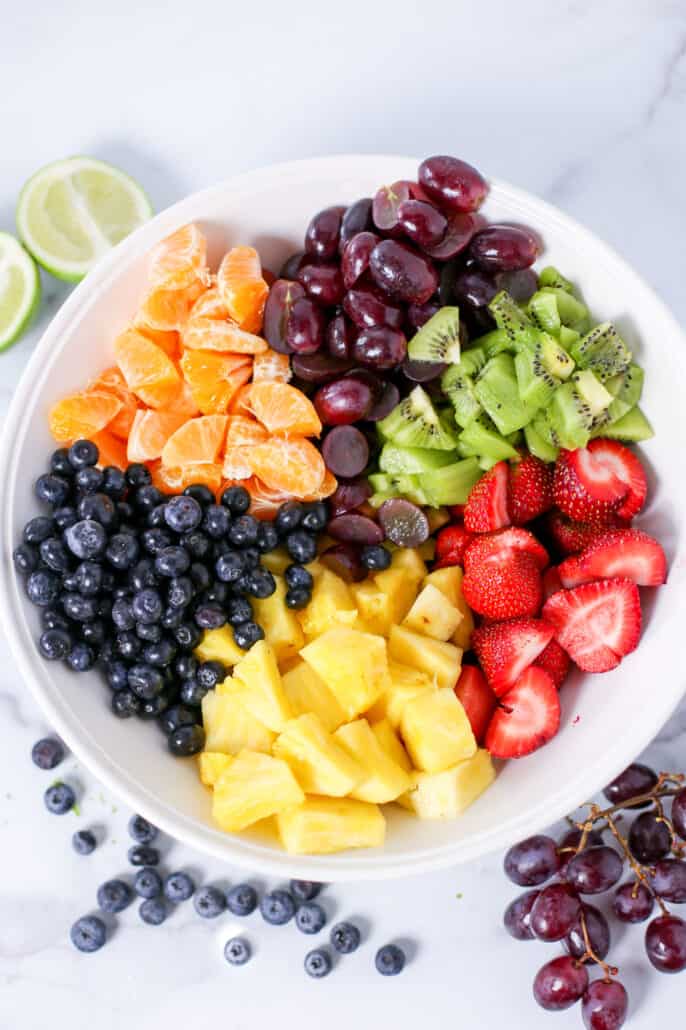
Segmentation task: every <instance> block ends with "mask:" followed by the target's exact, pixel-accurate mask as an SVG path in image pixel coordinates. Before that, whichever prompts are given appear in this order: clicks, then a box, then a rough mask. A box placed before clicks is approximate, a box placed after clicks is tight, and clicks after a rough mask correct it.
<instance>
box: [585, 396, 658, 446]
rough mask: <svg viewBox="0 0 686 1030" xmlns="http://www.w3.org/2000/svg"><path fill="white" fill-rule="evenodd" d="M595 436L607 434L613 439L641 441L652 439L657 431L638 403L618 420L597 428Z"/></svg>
mask: <svg viewBox="0 0 686 1030" xmlns="http://www.w3.org/2000/svg"><path fill="white" fill-rule="evenodd" d="M593 436H606V437H609V438H610V439H611V440H623V441H624V442H625V443H640V442H641V441H642V440H650V439H651V437H653V436H655V431H654V429H653V427H652V426H651V424H650V422H649V421H648V419H647V418H646V417H645V415H644V414H643V412H642V411H641V409H640V408H639V407H638V405H636V407H635V408H631V410H630V411H627V413H626V415H622V417H621V418H619V419H617V421H616V422H611V423H610V425H606V426H603V427H602V428H600V429H598V430H595V431H594V432H593Z"/></svg>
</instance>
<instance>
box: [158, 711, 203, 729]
mask: <svg viewBox="0 0 686 1030" xmlns="http://www.w3.org/2000/svg"><path fill="white" fill-rule="evenodd" d="M197 718H198V713H197V712H194V711H192V710H191V709H190V708H187V707H186V706H185V705H172V707H171V708H168V709H167V710H166V712H164V714H163V715H162V716H161V717H160V720H159V723H160V729H161V730H162V732H163V733H166V734H167V736H169V734H170V733H173V732H174V731H175V730H178V729H179V727H181V726H193V725H194V724H195V721H196V719H197Z"/></svg>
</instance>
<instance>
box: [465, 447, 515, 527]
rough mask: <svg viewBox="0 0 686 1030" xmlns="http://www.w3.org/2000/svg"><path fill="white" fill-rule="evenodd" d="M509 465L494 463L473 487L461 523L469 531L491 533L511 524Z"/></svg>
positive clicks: (504, 462)
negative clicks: (462, 522)
mask: <svg viewBox="0 0 686 1030" xmlns="http://www.w3.org/2000/svg"><path fill="white" fill-rule="evenodd" d="M509 494H510V466H509V465H508V464H507V462H506V461H499V462H497V463H496V464H495V465H494V466H493V468H492V469H489V470H488V472H487V473H486V475H485V476H482V477H481V479H480V480H479V482H478V483H477V484H476V486H474V487H472V490H471V493H470V494H469V497H468V498H467V503H466V504H465V507H464V525H465V529H467V530H468V531H469V532H470V533H490V532H492V531H493V530H494V529H502V528H503V526H509V524H510V512H509V501H510V497H509Z"/></svg>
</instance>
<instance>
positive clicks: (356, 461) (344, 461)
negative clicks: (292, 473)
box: [322, 380, 369, 543]
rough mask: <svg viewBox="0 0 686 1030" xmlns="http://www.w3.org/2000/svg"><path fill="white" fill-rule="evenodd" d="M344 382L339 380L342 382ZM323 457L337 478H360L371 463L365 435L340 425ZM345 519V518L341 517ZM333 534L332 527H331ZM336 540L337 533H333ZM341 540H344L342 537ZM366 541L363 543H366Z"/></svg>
mask: <svg viewBox="0 0 686 1030" xmlns="http://www.w3.org/2000/svg"><path fill="white" fill-rule="evenodd" d="M341 381H342V380H339V382H341ZM322 457H323V458H324V461H325V462H326V466H327V468H329V469H331V471H332V472H333V474H334V475H335V476H343V477H344V478H345V479H350V478H352V477H353V476H358V475H359V474H360V472H362V471H363V470H364V469H365V468H366V467H367V463H368V461H369V444H368V443H367V438H366V437H365V435H364V433H361V432H360V430H359V429H355V427H354V426H349V425H348V426H345V425H339V426H336V427H335V428H334V429H332V430H331V432H330V433H327V435H326V436H325V437H324V442H323V444H322ZM341 518H343V516H341ZM329 532H331V527H329ZM331 535H332V536H333V537H334V538H335V533H331ZM340 539H344V538H343V537H341V538H340ZM365 542H366V541H362V543H365Z"/></svg>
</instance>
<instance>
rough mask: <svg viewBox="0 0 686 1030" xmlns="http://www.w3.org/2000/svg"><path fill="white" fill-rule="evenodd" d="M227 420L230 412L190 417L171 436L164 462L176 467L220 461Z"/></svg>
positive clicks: (163, 458)
mask: <svg viewBox="0 0 686 1030" xmlns="http://www.w3.org/2000/svg"><path fill="white" fill-rule="evenodd" d="M227 422H228V418H227V417H226V415H201V416H200V417H199V418H192V419H189V420H188V422H185V423H184V424H183V425H182V426H180V427H179V428H178V429H177V430H176V432H175V433H173V434H172V435H171V436H170V438H169V439H168V440H167V442H166V444H165V445H164V448H163V449H162V464H163V465H166V466H167V467H168V468H173V467H175V466H177V465H178V466H181V467H183V466H185V465H210V464H213V463H217V462H218V458H219V454H220V452H221V451H222V449H223V447H224V438H225V436H226V424H227Z"/></svg>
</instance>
